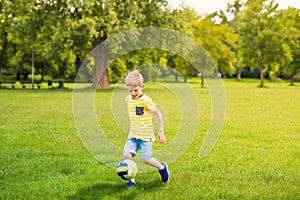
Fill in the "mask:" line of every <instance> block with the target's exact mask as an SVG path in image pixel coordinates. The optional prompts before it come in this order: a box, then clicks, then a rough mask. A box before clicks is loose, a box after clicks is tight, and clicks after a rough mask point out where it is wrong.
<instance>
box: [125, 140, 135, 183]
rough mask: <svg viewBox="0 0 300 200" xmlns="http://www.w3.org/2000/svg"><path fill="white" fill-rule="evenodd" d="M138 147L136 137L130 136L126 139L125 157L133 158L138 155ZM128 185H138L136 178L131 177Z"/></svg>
mask: <svg viewBox="0 0 300 200" xmlns="http://www.w3.org/2000/svg"><path fill="white" fill-rule="evenodd" d="M137 149H138V144H137V142H136V139H132V138H128V139H127V140H126V143H125V146H124V152H123V157H124V159H132V157H134V156H135V155H136V152H137ZM126 186H127V187H132V186H136V183H135V179H134V178H132V179H130V180H129V181H128V182H127V184H126Z"/></svg>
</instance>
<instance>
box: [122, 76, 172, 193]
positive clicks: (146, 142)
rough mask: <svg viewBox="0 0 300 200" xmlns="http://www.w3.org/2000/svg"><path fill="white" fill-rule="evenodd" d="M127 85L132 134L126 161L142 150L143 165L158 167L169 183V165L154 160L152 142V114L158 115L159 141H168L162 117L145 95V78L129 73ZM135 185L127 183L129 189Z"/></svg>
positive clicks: (126, 151) (163, 179) (126, 80)
mask: <svg viewBox="0 0 300 200" xmlns="http://www.w3.org/2000/svg"><path fill="white" fill-rule="evenodd" d="M125 83H126V85H127V87H128V91H129V95H128V96H126V101H127V105H128V114H129V118H130V132H129V135H128V138H127V140H126V144H125V147H124V154H123V156H124V159H131V158H132V157H134V156H135V155H136V153H137V151H138V149H140V152H141V159H142V161H143V163H145V164H148V165H151V166H153V167H156V168H157V169H158V172H159V173H160V175H161V180H162V181H163V182H167V181H168V180H169V178H170V174H169V171H168V166H167V164H165V163H160V162H159V161H158V160H156V159H155V158H152V142H153V141H154V140H155V136H154V133H153V124H152V113H153V114H155V115H156V117H157V121H158V126H159V131H158V139H159V140H160V142H161V143H162V144H165V143H166V141H167V139H166V137H165V134H164V125H163V119H162V115H161V113H160V111H159V110H158V108H157V107H156V106H155V104H154V102H153V101H152V99H151V98H150V97H148V96H147V95H145V94H143V92H142V90H143V89H144V84H143V76H142V75H141V74H140V73H139V71H138V70H134V71H131V72H129V73H128V75H127V76H126V79H125ZM135 185H136V183H135V180H134V179H131V180H129V181H128V183H127V187H131V186H135Z"/></svg>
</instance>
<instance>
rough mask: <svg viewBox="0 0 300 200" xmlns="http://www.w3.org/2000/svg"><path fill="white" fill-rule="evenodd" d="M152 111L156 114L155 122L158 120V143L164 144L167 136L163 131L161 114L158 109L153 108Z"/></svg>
mask: <svg viewBox="0 0 300 200" xmlns="http://www.w3.org/2000/svg"><path fill="white" fill-rule="evenodd" d="M153 113H154V114H155V115H156V118H157V122H158V128H159V131H158V135H157V136H158V139H159V141H160V143H162V144H165V143H166V142H167V138H166V136H165V133H164V122H163V118H162V114H161V112H160V111H159V110H158V109H155V110H154V111H153Z"/></svg>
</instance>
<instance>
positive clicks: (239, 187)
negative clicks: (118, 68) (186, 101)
mask: <svg viewBox="0 0 300 200" xmlns="http://www.w3.org/2000/svg"><path fill="white" fill-rule="evenodd" d="M224 85H225V90H226V97H227V106H226V121H225V124H224V128H223V132H222V134H221V137H220V139H219V140H218V143H217V144H216V146H215V147H214V149H213V150H212V151H211V153H210V154H209V155H208V156H207V157H206V158H204V159H200V158H199V156H198V155H199V150H200V147H201V145H202V141H203V139H204V136H205V134H206V132H207V129H208V127H209V123H210V114H211V111H210V106H211V105H210V104H211V102H210V96H209V91H208V89H207V87H206V88H200V82H199V81H198V80H197V79H193V80H192V83H191V87H192V88H193V89H194V91H195V94H196V97H197V101H198V105H199V109H200V122H199V129H198V132H197V134H196V136H195V138H194V140H193V141H192V145H191V146H190V147H189V148H188V149H187V151H186V152H185V153H184V154H183V155H182V156H181V157H180V158H179V159H178V160H177V161H176V162H174V163H171V164H169V168H170V172H171V180H170V182H169V183H168V184H162V183H161V182H160V177H159V174H158V173H157V172H151V173H143V174H138V175H137V177H136V181H137V183H138V185H137V187H136V188H133V189H132V190H128V189H126V188H125V187H124V185H125V182H124V181H122V180H121V179H120V178H119V177H117V175H116V173H115V171H114V169H111V168H109V167H106V166H104V165H103V164H101V162H99V161H98V160H97V159H95V158H94V157H93V156H92V155H91V154H90V153H89V152H88V151H87V150H86V148H85V147H84V145H83V143H82V142H81V140H80V139H79V137H78V135H77V130H76V128H75V125H74V119H73V112H72V87H73V86H72V85H71V84H66V87H67V88H68V89H64V90H61V89H55V90H51V89H46V88H44V89H43V88H42V89H41V90H31V89H26V90H22V89H15V90H11V89H2V90H0V104H1V107H0V111H1V112H0V142H1V143H0V147H1V158H0V162H1V165H0V198H1V199H298V198H299V196H300V192H299V191H300V190H299V185H300V175H299V169H300V164H299V163H300V142H299V141H300V126H299V124H300V101H299V99H300V88H299V86H295V87H290V86H289V84H288V83H285V82H282V83H271V82H266V86H267V87H266V88H258V87H257V86H258V81H257V80H243V81H241V82H236V81H235V80H225V81H224ZM115 88H116V86H114V87H113V88H112V89H110V90H105V91H97V93H96V95H95V98H96V102H99V101H100V102H101V104H97V105H96V114H97V120H98V122H99V124H100V125H101V126H103V129H104V130H105V132H106V133H110V134H111V135H109V134H108V137H109V139H110V140H112V141H114V142H115V144H116V145H117V146H120V148H122V145H123V143H124V139H125V138H126V133H125V132H126V130H123V129H122V127H121V128H120V127H119V125H118V123H117V122H116V121H115V120H114V113H113V112H112V102H111V101H112V97H113V95H114V92H115ZM145 93H147V94H149V96H151V97H153V99H154V100H155V102H156V103H157V104H158V105H160V106H161V107H160V108H161V109H162V111H163V114H164V115H165V117H166V121H165V128H166V130H165V131H166V135H167V137H168V139H169V142H171V141H172V140H173V139H174V137H175V135H176V132H177V131H178V126H179V124H180V118H179V117H178V116H179V115H180V112H178V110H177V108H178V107H179V105H178V103H176V101H174V99H173V98H174V94H172V92H171V91H166V89H165V88H164V87H163V86H162V85H159V84H157V83H154V84H153V83H147V84H146V88H145ZM172 99H173V100H172ZM115 100H117V99H114V101H115ZM123 100H124V99H120V101H123ZM125 114H126V113H125ZM121 126H125V123H124V125H121ZM114 134H115V135H114ZM114 136H116V138H118V139H117V140H113V139H114ZM154 145H155V147H154V148H155V149H160V148H163V147H164V146H163V145H161V144H159V142H155V144H154Z"/></svg>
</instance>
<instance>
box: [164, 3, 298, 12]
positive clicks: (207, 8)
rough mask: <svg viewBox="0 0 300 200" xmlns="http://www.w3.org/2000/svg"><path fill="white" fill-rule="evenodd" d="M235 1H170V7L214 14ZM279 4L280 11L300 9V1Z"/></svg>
mask: <svg viewBox="0 0 300 200" xmlns="http://www.w3.org/2000/svg"><path fill="white" fill-rule="evenodd" d="M233 1H234V0H169V5H170V6H172V7H175V8H176V7H178V6H179V5H181V4H182V2H183V3H184V4H185V5H188V6H189V7H192V8H194V9H195V10H196V11H197V12H198V13H199V14H208V13H213V12H214V11H218V10H225V8H226V7H227V3H228V2H233ZM275 2H276V3H278V4H279V8H280V9H286V8H288V7H295V8H300V0H275Z"/></svg>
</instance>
